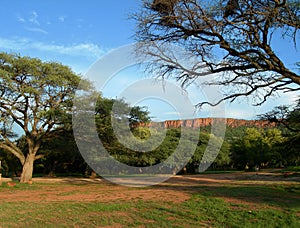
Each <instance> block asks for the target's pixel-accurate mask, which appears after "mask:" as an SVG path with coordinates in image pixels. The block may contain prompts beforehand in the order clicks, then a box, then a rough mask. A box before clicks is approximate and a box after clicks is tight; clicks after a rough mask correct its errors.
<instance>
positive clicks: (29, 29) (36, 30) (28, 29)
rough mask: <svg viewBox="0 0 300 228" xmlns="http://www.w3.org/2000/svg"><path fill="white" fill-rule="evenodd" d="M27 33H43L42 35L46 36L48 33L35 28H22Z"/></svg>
mask: <svg viewBox="0 0 300 228" xmlns="http://www.w3.org/2000/svg"><path fill="white" fill-rule="evenodd" d="M24 28H25V29H26V30H27V31H30V32H38V33H43V34H45V35H46V34H48V32H47V31H46V30H44V29H41V28H36V27H24Z"/></svg>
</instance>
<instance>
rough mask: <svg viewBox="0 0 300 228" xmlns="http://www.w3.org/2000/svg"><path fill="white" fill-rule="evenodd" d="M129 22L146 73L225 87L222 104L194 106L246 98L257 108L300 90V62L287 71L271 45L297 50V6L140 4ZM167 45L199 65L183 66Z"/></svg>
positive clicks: (182, 0)
mask: <svg viewBox="0 0 300 228" xmlns="http://www.w3.org/2000/svg"><path fill="white" fill-rule="evenodd" d="M134 19H135V20H136V22H137V31H136V39H137V41H139V42H140V43H139V45H138V48H137V53H138V54H140V55H142V56H146V58H147V60H148V59H150V60H151V61H150V64H149V69H155V71H156V72H159V73H160V75H161V77H167V76H170V77H175V78H176V79H177V80H179V81H180V82H181V83H182V85H183V86H185V85H187V84H189V83H191V82H192V81H193V80H195V79H196V78H199V77H202V78H203V77H205V76H208V78H207V77H206V79H207V83H208V84H214V85H221V86H225V87H226V94H225V96H224V98H222V99H221V100H219V101H214V102H210V101H206V102H205V101H203V102H200V103H199V105H203V104H207V103H208V104H210V105H217V104H219V103H220V102H222V101H224V100H229V101H234V100H235V99H236V98H237V97H241V96H249V95H254V96H255V98H256V100H255V102H254V104H256V105H259V104H262V103H264V102H265V101H266V100H267V99H268V98H269V97H270V96H272V95H274V94H275V93H276V92H278V91H284V92H290V91H297V90H300V87H299V85H300V76H299V71H298V69H297V68H298V67H297V62H299V59H295V62H294V63H292V64H294V66H291V65H290V63H289V64H288V65H287V64H286V63H285V62H284V61H283V59H282V58H281V56H279V55H278V53H276V50H275V46H276V41H274V40H276V39H275V38H277V40H278V39H280V42H281V45H288V44H290V43H293V44H294V47H295V48H296V45H297V38H298V36H299V35H298V31H299V28H300V4H299V1H297V0H250V1H249V0H228V1H224V0H214V1H200V0H169V1H168V0H144V1H143V6H142V8H141V10H140V12H138V13H136V14H135V15H134ZM274 37H275V38H274ZM277 42H278V41H277ZM166 44H176V45H179V46H180V47H182V48H184V50H186V51H187V52H188V53H192V54H194V55H195V56H197V58H198V62H196V63H195V64H194V65H193V66H189V67H186V66H184V65H183V64H182V63H181V62H180V61H179V59H174V58H175V56H176V55H174V53H172V51H170V50H168V51H166V49H165V47H166ZM149 57H150V58H149ZM214 74H215V75H216V74H217V77H214V79H213V77H210V76H211V75H214Z"/></svg>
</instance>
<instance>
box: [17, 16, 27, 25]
mask: <svg viewBox="0 0 300 228" xmlns="http://www.w3.org/2000/svg"><path fill="white" fill-rule="evenodd" d="M17 19H18V21H19V22H21V23H25V22H26V20H25V19H24V18H23V17H21V16H18V17H17Z"/></svg>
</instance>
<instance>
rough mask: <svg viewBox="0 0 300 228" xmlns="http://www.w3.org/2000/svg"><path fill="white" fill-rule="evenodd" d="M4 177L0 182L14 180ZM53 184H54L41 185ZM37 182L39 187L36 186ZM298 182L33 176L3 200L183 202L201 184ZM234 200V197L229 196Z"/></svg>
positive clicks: (276, 177) (254, 177)
mask: <svg viewBox="0 0 300 228" xmlns="http://www.w3.org/2000/svg"><path fill="white" fill-rule="evenodd" d="M11 181H12V180H11V179H9V178H2V180H1V182H2V183H1V184H2V185H3V186H4V185H7V186H8V183H12V182H11ZM42 183H51V184H42ZM36 184H38V186H37V187H35V185H36ZM260 184H261V185H274V184H284V185H295V184H296V185H298V184H300V177H292V176H291V177H285V176H283V175H282V174H275V173H261V172H260V173H258V174H256V173H231V174H205V175H184V176H174V177H172V178H171V179H169V180H167V181H165V182H163V183H160V184H158V185H155V186H153V187H142V188H134V187H127V186H121V185H116V184H113V183H111V182H109V181H107V180H105V179H102V178H95V179H88V178H46V177H45V178H34V179H33V184H32V186H25V188H23V187H22V186H18V184H17V185H16V186H12V187H9V186H8V187H5V188H2V189H1V191H0V202H15V201H25V202H26V201H31V202H41V203H43V202H61V201H74V202H75V201H76V202H80V201H85V202H86V201H91V202H110V201H135V200H149V201H162V200H163V201H165V202H166V201H167V202H168V201H170V202H173V203H181V202H183V201H185V200H187V199H189V198H190V197H191V193H193V192H195V191H199V188H200V187H203V186H207V187H214V186H216V187H218V186H228V185H230V186H248V185H260ZM228 200H231V199H228Z"/></svg>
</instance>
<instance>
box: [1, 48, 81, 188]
mask: <svg viewBox="0 0 300 228" xmlns="http://www.w3.org/2000/svg"><path fill="white" fill-rule="evenodd" d="M80 80H81V78H80V77H79V76H78V75H76V74H74V73H73V72H72V71H71V69H70V68H69V67H67V66H64V65H61V64H59V63H55V62H42V61H41V60H39V59H35V58H30V57H21V56H19V55H15V54H7V53H0V115H1V116H0V148H2V149H3V150H5V151H7V152H10V153H11V154H13V155H14V156H16V157H17V158H18V159H19V160H20V162H21V164H22V173H21V178H20V182H22V183H26V182H30V181H31V179H32V174H33V163H34V161H35V160H37V159H40V158H42V157H43V156H45V154H44V153H42V151H40V150H39V149H40V147H41V144H42V143H43V142H44V143H45V142H46V141H47V140H48V139H51V138H52V137H53V136H54V135H55V134H57V132H59V131H60V130H61V129H62V128H61V127H60V126H61V125H62V124H63V122H64V120H65V118H66V117H67V114H68V113H70V111H71V108H72V98H73V96H74V92H75V90H76V88H77V85H78V83H79V81H80ZM12 133H17V134H21V135H24V136H23V137H24V138H25V144H26V147H25V148H24V149H23V148H22V147H19V146H18V143H17V140H16V137H15V135H13V134H12Z"/></svg>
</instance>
